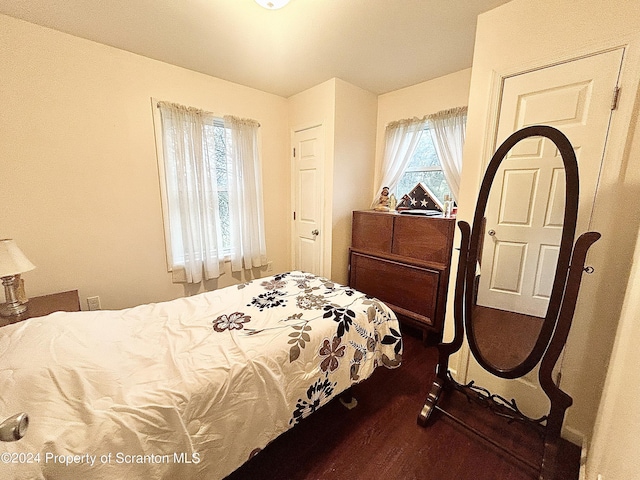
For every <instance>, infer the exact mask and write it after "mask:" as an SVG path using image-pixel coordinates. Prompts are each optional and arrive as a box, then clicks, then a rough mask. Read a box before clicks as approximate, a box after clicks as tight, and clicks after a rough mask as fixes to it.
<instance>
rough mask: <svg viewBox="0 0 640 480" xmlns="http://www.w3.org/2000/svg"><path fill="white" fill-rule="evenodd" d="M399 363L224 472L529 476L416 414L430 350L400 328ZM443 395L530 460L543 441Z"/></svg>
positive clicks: (569, 474)
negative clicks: (350, 401) (422, 422)
mask: <svg viewBox="0 0 640 480" xmlns="http://www.w3.org/2000/svg"><path fill="white" fill-rule="evenodd" d="M403 335H404V340H405V346H404V348H405V351H404V358H403V364H402V366H401V367H400V368H398V369H395V370H387V369H385V368H384V367H381V368H378V370H377V371H376V372H375V373H374V374H373V376H372V377H370V378H369V379H367V380H365V381H364V382H363V383H361V384H359V385H356V386H355V387H354V388H353V391H354V395H355V397H356V398H357V400H358V406H357V407H356V408H355V409H353V410H347V409H345V408H344V407H343V406H342V405H341V404H340V403H339V402H338V401H336V400H334V401H332V402H330V403H329V404H327V405H325V406H324V407H322V408H321V409H320V410H319V411H318V412H316V413H314V414H313V415H312V416H311V417H309V418H308V419H306V420H304V421H303V422H301V423H300V424H299V425H298V426H296V427H295V428H293V429H292V430H290V431H288V432H286V433H284V434H283V435H281V436H280V437H279V438H277V439H276V440H275V441H274V442H272V443H271V444H270V445H269V446H268V447H267V448H265V449H264V450H263V451H262V452H260V453H259V454H258V455H257V456H255V457H254V458H253V459H252V460H251V461H249V462H248V463H246V464H245V465H243V466H242V467H241V468H240V469H239V470H237V471H236V472H234V473H233V474H232V475H231V476H229V477H228V480H245V479H258V478H259V479H291V480H293V479H309V480H310V479H360V478H367V479H379V478H381V479H382V478H384V479H400V480H404V479H433V480H490V479H491V480H530V479H536V478H537V474H536V473H535V472H534V471H532V470H531V468H529V467H526V466H523V465H522V464H521V463H519V462H517V461H516V460H514V459H512V458H510V457H509V456H507V455H505V454H504V453H501V452H500V451H499V450H497V449H496V448H495V447H492V446H490V445H488V444H487V443H486V442H484V441H482V440H481V439H479V438H478V437H477V436H476V435H474V434H473V433H471V432H469V431H468V430H466V429H464V428H463V427H460V426H459V425H457V424H456V423H455V422H453V421H451V420H449V419H446V418H444V417H443V416H442V414H440V413H438V412H436V413H437V414H438V417H437V418H436V419H435V421H434V422H432V424H431V425H430V426H428V427H427V428H422V427H420V426H419V425H418V424H417V422H416V418H417V415H418V412H419V410H420V409H421V407H422V404H423V402H424V399H425V398H426V395H427V391H428V389H429V384H430V381H431V378H432V372H433V370H434V365H435V362H436V350H435V348H432V347H425V346H424V345H423V344H422V342H421V341H420V338H419V335H418V334H411V332H410V331H409V330H408V329H406V328H405V329H404V333H403ZM447 401H448V402H449V403H450V405H451V407H450V408H451V410H452V411H453V410H458V411H457V412H456V413H458V414H461V415H460V416H464V415H471V417H469V418H471V419H472V421H476V422H478V425H481V424H482V426H483V427H484V426H485V425H486V426H488V430H487V433H488V434H490V435H492V436H493V437H495V438H496V439H497V440H499V441H500V442H502V443H504V444H505V445H506V446H509V447H510V448H515V449H518V450H519V452H518V453H519V454H520V455H523V456H527V457H531V458H532V459H535V458H539V453H538V452H536V449H537V448H538V446H540V445H541V440H540V438H539V436H538V435H537V434H536V433H535V432H530V431H529V430H527V429H524V427H522V428H521V427H520V426H516V427H514V426H512V425H506V424H505V423H504V421H503V420H502V419H500V418H498V417H496V416H494V415H491V414H489V413H488V412H486V411H484V410H483V409H482V408H481V407H479V406H477V405H473V404H470V403H468V402H467V401H466V399H460V398H458V397H456V396H455V394H452V395H449V398H448V399H447ZM561 457H562V465H561V466H560V467H561V469H562V473H561V475H560V477H559V478H562V479H563V480H575V479H578V472H579V458H580V449H579V448H578V447H576V446H574V445H572V444H570V443H568V442H567V443H564V444H563V445H562V448H561Z"/></svg>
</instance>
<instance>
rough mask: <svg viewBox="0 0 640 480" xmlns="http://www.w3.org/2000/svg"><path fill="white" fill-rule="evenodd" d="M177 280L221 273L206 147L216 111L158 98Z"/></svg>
mask: <svg viewBox="0 0 640 480" xmlns="http://www.w3.org/2000/svg"><path fill="white" fill-rule="evenodd" d="M158 108H159V109H160V115H161V118H162V136H163V143H162V146H163V153H164V155H163V157H164V172H165V175H164V176H165V180H166V181H165V186H166V196H167V208H168V210H169V212H168V213H169V214H168V215H166V216H165V218H168V221H169V235H168V236H167V237H168V238H167V240H168V242H169V243H170V245H168V246H167V247H168V248H167V254H168V258H169V266H170V268H171V272H172V275H173V281H174V282H186V283H198V282H200V281H201V280H202V278H203V273H204V278H205V279H210V278H217V277H219V276H220V273H221V271H222V262H223V260H224V252H223V248H222V238H221V232H220V229H219V225H220V219H219V215H218V190H217V182H216V161H215V156H214V155H215V153H214V152H212V151H211V150H210V149H209V148H207V143H206V135H205V130H206V126H207V125H210V126H213V123H214V117H213V115H212V114H209V113H207V112H204V111H202V110H198V109H195V108H189V107H184V106H182V105H177V104H173V103H168V102H159V103H158Z"/></svg>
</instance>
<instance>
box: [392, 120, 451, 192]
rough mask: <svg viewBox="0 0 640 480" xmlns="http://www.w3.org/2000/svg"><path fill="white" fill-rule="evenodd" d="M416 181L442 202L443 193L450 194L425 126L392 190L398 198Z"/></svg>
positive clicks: (409, 189) (415, 183) (410, 188)
mask: <svg viewBox="0 0 640 480" xmlns="http://www.w3.org/2000/svg"><path fill="white" fill-rule="evenodd" d="M418 182H422V183H423V184H424V185H426V186H427V188H429V190H431V192H433V194H434V195H435V196H436V197H438V200H440V203H444V197H445V195H449V196H451V189H450V188H449V184H448V183H447V180H446V179H445V176H444V171H443V170H442V165H441V164H440V160H439V159H438V154H437V153H436V147H435V145H434V144H433V139H432V137H431V132H430V131H429V128H425V129H424V131H423V132H422V135H421V136H420V140H418V143H417V145H416V149H415V152H414V153H413V155H412V156H411V159H410V160H409V163H408V165H407V167H406V168H405V169H404V171H403V173H402V175H401V176H400V180H399V181H398V184H397V186H396V188H395V191H394V192H393V193H394V194H395V196H396V198H397V199H398V200H400V199H401V198H402V196H403V195H405V194H407V193H409V192H410V191H411V190H412V189H413V187H415V186H416V185H417V184H418Z"/></svg>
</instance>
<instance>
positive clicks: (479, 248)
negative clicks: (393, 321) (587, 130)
mask: <svg viewBox="0 0 640 480" xmlns="http://www.w3.org/2000/svg"><path fill="white" fill-rule="evenodd" d="M577 188H578V184H577V165H576V161H575V154H574V151H573V148H572V147H571V144H570V143H569V141H568V140H567V139H566V137H565V136H564V135H563V134H562V133H561V132H560V131H558V130H556V129H554V128H552V127H542V126H540V127H538V126H536V127H527V128H525V129H522V130H520V131H518V132H516V133H515V134H513V135H512V136H511V137H509V139H507V140H506V141H505V142H504V143H503V145H501V147H500V148H499V149H498V150H497V151H496V154H495V155H494V157H493V158H492V160H491V162H490V164H489V166H488V168H487V173H486V174H485V179H484V181H483V184H482V187H481V191H480V195H479V198H478V205H477V208H476V214H475V217H474V223H473V230H472V235H471V245H470V250H469V265H470V266H473V265H475V267H476V268H475V270H474V269H473V268H470V269H469V270H468V272H467V277H466V289H465V321H466V324H467V325H466V327H467V334H468V340H469V345H470V348H471V351H472V352H473V354H474V356H475V357H476V359H477V360H478V362H479V363H480V364H481V365H482V367H483V368H485V369H486V370H488V371H490V372H491V373H493V374H494V375H498V376H501V377H505V378H516V377H520V376H522V375H524V374H526V373H528V372H529V371H530V370H531V369H533V367H535V365H536V364H537V363H538V362H539V360H540V359H541V357H542V355H543V353H544V350H545V349H546V347H547V345H548V343H549V340H550V337H551V334H552V332H553V328H554V326H555V323H556V320H557V316H558V310H559V305H560V301H561V297H562V292H563V289H564V279H565V278H566V275H567V270H568V264H569V256H570V252H571V248H572V246H573V236H574V232H575V223H576V217H577Z"/></svg>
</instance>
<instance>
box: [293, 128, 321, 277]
mask: <svg viewBox="0 0 640 480" xmlns="http://www.w3.org/2000/svg"><path fill="white" fill-rule="evenodd" d="M317 127H320V128H321V129H322V142H323V147H322V148H323V158H322V166H321V169H322V171H321V173H322V185H321V190H322V192H323V202H322V205H321V208H320V217H321V218H320V222H319V223H320V230H321V232H322V248H321V249H320V259H319V260H320V272H319V273H320V275H322V276H323V277H327V278H329V277H330V273H331V263H330V259H331V235H330V232H331V228H330V227H328V226H327V217H329V216H328V215H327V207H326V206H327V198H326V194H327V192H326V188H325V182H326V168H325V167H326V163H327V152H326V147H327V138H326V129H325V128H324V123H323V122H319V121H313V122H309V123H303V124H300V125H296V126H294V127H292V128H291V132H290V140H289V159H290V178H291V185H290V192H291V195H290V202H289V204H290V210H289V212H290V215H291V216H290V218H289V221H290V222H291V223H290V225H291V236H290V238H291V245H292V248H291V255H290V258H291V265H292V266H295V262H296V247H295V245H296V241H297V239H296V223H295V220H294V219H293V212H295V211H296V187H297V179H296V175H295V173H296V167H295V158H294V156H293V148H294V145H295V136H296V134H297V133H301V132H304V131H305V130H310V129H312V128H317ZM327 242H329V243H328V245H327ZM326 259H329V265H325V260H326Z"/></svg>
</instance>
